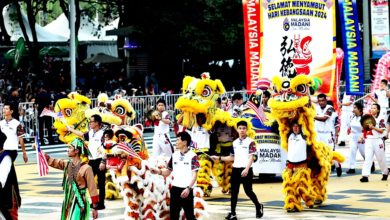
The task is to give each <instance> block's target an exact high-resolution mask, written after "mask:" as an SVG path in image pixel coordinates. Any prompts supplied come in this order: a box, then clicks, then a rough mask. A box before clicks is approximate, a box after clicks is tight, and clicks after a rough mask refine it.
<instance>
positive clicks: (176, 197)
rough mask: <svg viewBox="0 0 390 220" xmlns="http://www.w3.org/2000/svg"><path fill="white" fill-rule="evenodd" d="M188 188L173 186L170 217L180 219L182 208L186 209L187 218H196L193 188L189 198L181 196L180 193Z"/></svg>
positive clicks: (190, 219)
mask: <svg viewBox="0 0 390 220" xmlns="http://www.w3.org/2000/svg"><path fill="white" fill-rule="evenodd" d="M185 189H186V188H180V187H176V186H172V188H171V190H170V192H171V205H170V206H171V207H170V219H171V220H179V217H180V216H179V215H180V210H181V208H183V209H184V214H185V216H186V219H187V220H195V215H194V195H193V192H192V189H191V190H190V193H189V194H188V196H187V198H184V199H183V198H181V197H180V195H181V193H182V192H183V190H185Z"/></svg>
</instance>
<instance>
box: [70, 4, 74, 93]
mask: <svg viewBox="0 0 390 220" xmlns="http://www.w3.org/2000/svg"><path fill="white" fill-rule="evenodd" d="M69 24H70V89H71V91H75V90H76V5H75V0H69Z"/></svg>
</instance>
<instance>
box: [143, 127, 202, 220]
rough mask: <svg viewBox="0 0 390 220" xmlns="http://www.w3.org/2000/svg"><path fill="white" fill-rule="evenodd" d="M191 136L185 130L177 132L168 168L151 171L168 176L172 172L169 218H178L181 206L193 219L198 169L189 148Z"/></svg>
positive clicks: (186, 215) (189, 218)
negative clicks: (174, 148) (194, 192)
mask: <svg viewBox="0 0 390 220" xmlns="http://www.w3.org/2000/svg"><path fill="white" fill-rule="evenodd" d="M190 143H191V136H190V134H188V133H187V132H185V131H184V132H179V133H178V134H177V141H176V148H177V149H178V151H175V152H174V153H173V154H172V156H171V158H170V160H169V162H168V168H167V169H165V168H163V169H155V168H152V169H151V172H152V173H157V174H159V175H163V176H165V177H166V176H169V175H170V174H171V173H172V176H173V181H172V188H171V189H170V193H171V202H170V219H172V220H178V219H179V217H180V216H179V215H180V210H181V209H182V208H183V210H184V214H185V217H186V219H188V220H195V215H194V195H193V188H194V185H195V182H196V176H197V173H198V170H199V162H198V157H197V155H196V153H194V152H193V151H191V150H190V148H189V145H190Z"/></svg>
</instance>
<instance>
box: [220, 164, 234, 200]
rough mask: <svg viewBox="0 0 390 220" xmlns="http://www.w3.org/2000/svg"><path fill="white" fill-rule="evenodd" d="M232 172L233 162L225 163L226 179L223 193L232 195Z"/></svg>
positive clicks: (224, 179) (224, 178)
mask: <svg viewBox="0 0 390 220" xmlns="http://www.w3.org/2000/svg"><path fill="white" fill-rule="evenodd" d="M232 171H233V163H232V162H224V177H223V181H224V183H223V186H222V193H230V188H231V184H230V179H231V177H232Z"/></svg>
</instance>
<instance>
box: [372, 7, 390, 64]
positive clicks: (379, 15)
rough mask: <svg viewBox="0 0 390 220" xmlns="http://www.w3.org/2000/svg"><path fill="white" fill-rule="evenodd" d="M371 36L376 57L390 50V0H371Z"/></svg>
mask: <svg viewBox="0 0 390 220" xmlns="http://www.w3.org/2000/svg"><path fill="white" fill-rule="evenodd" d="M371 36H372V53H373V57H374V58H380V57H381V56H382V55H383V54H385V53H386V51H389V50H390V37H389V36H390V35H389V1H388V0H371Z"/></svg>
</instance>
